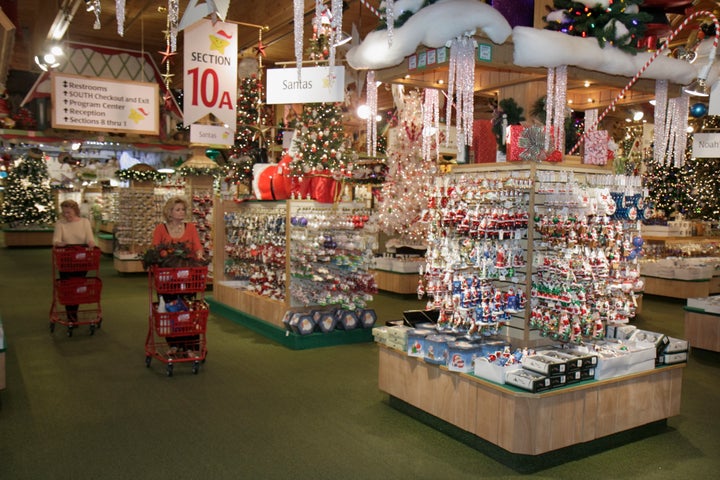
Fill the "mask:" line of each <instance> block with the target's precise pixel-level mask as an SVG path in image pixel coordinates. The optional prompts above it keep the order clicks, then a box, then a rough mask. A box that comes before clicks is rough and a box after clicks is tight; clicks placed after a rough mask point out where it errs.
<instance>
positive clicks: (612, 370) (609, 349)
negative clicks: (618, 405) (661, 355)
mask: <svg viewBox="0 0 720 480" xmlns="http://www.w3.org/2000/svg"><path fill="white" fill-rule="evenodd" d="M595 350H596V354H597V356H598V365H597V368H596V370H595V378H596V379H597V380H604V379H606V378H612V377H618V376H621V375H628V374H631V373H638V372H644V371H648V370H652V369H653V368H655V358H656V357H657V350H656V349H655V345H654V344H652V343H646V342H642V343H634V342H629V341H628V342H611V341H609V340H608V341H605V342H596V344H595Z"/></svg>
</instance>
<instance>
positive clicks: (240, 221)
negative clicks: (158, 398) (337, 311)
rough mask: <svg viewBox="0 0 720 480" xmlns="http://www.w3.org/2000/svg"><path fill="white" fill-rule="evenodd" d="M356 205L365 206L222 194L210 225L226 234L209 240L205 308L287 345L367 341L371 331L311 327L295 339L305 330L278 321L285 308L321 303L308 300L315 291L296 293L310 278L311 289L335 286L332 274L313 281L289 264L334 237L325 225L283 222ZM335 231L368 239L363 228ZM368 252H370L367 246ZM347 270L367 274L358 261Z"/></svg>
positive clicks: (347, 211)
mask: <svg viewBox="0 0 720 480" xmlns="http://www.w3.org/2000/svg"><path fill="white" fill-rule="evenodd" d="M359 210H364V207H363V206H361V205H359V204H355V203H340V204H320V203H317V202H314V201H309V200H288V201H247V202H242V203H237V202H234V201H230V200H223V201H222V202H221V203H219V206H218V207H216V214H215V215H214V217H213V218H214V224H213V230H214V231H215V232H224V234H222V235H219V236H218V237H217V238H216V241H215V254H214V257H213V262H214V270H215V280H214V284H213V296H212V300H211V306H212V307H213V309H219V311H220V312H222V314H224V315H226V316H228V317H229V318H230V319H232V320H235V321H238V322H240V323H243V324H244V325H247V326H248V327H249V328H252V329H254V330H256V331H257V332H258V333H261V334H263V335H266V336H268V337H270V338H273V339H275V340H278V341H280V343H282V344H284V345H286V346H288V347H290V348H308V346H323V345H333V344H337V343H348V342H349V341H350V342H352V341H363V342H369V341H372V333H371V331H370V329H357V330H358V331H355V330H347V331H342V330H340V331H332V332H328V333H322V334H320V333H317V334H315V333H312V334H309V335H304V336H305V337H309V338H299V337H302V336H303V335H300V334H298V333H295V332H291V331H289V330H287V329H286V326H285V324H284V323H283V319H284V318H285V317H286V313H287V312H288V311H307V312H309V311H311V310H313V309H318V308H323V307H321V306H319V304H318V303H317V302H313V301H312V298H314V297H312V298H310V301H307V300H308V299H307V298H303V299H301V298H297V294H298V292H303V291H304V290H303V289H305V291H306V290H307V288H308V284H310V285H312V290H313V292H315V293H320V292H325V293H327V292H331V291H334V290H335V286H334V284H333V281H332V280H324V279H322V278H319V277H314V278H313V280H312V281H311V280H310V279H303V278H300V276H299V275H298V274H297V273H296V272H297V270H298V269H299V266H298V265H297V264H296V263H294V262H298V261H299V260H300V259H301V258H303V257H304V256H305V255H307V254H308V252H311V253H312V254H313V255H314V254H318V256H321V255H322V253H321V251H322V250H323V247H322V245H320V246H318V245H317V242H318V238H321V239H322V238H324V239H325V240H324V241H328V240H327V237H328V236H332V235H333V233H332V229H331V228H330V226H329V225H328V226H327V228H323V227H319V226H317V225H315V226H313V225H305V226H303V227H299V226H294V227H292V228H287V227H288V226H290V225H291V224H292V223H293V222H294V220H293V219H294V218H299V217H300V216H303V218H305V217H307V219H310V218H314V219H315V220H314V221H313V222H318V223H321V222H323V221H326V220H327V219H329V218H331V217H332V218H337V216H338V215H340V216H343V215H345V216H348V215H353V212H357V211H359ZM296 227H297V228H296ZM334 234H336V235H350V236H351V237H352V238H351V241H353V242H355V244H356V245H357V247H358V249H360V247H364V246H368V245H369V243H370V242H371V240H370V239H369V238H368V235H367V234H366V233H363V229H362V228H357V229H352V228H350V230H347V229H346V230H343V231H342V232H340V231H337V232H334ZM306 236H307V238H305V237H306ZM338 249H340V247H339V246H338ZM346 254H347V256H348V257H352V256H353V255H355V254H354V253H351V252H349V251H346ZM367 255H368V258H370V257H371V250H369V247H368V254H367ZM302 266H303V267H308V268H309V269H310V270H312V269H313V268H318V265H317V264H315V263H314V262H312V261H310V262H308V263H307V264H305V263H303V264H302ZM336 273H338V275H340V274H341V272H336ZM347 273H348V274H352V276H353V277H357V278H360V277H363V275H365V276H366V277H368V278H372V277H371V275H370V274H369V273H368V272H367V269H366V268H365V267H363V266H362V265H359V266H356V268H355V270H353V272H350V271H348V272H347ZM359 330H367V331H359ZM338 336H340V337H341V340H339V339H338V338H337V337H338ZM280 337H283V338H282V339H280ZM285 337H287V338H285Z"/></svg>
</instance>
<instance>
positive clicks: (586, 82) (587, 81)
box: [583, 80, 590, 88]
mask: <svg viewBox="0 0 720 480" xmlns="http://www.w3.org/2000/svg"><path fill="white" fill-rule="evenodd" d="M583 85H585V88H587V87H589V86H590V81H589V80H585V83H584V84H583Z"/></svg>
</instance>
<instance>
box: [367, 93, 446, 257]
mask: <svg viewBox="0 0 720 480" xmlns="http://www.w3.org/2000/svg"><path fill="white" fill-rule="evenodd" d="M422 120H423V119H422V100H421V95H420V94H419V92H418V91H416V90H413V91H411V92H410V93H408V94H407V95H405V99H404V102H403V107H402V110H400V112H399V115H398V125H397V128H394V129H391V131H390V135H394V136H395V138H394V140H391V141H390V142H389V143H390V147H389V148H388V151H387V165H388V174H387V177H386V182H385V184H384V185H383V188H382V190H381V194H382V196H381V198H380V199H379V201H378V207H377V211H378V225H379V226H380V228H381V229H382V230H383V231H384V232H385V233H387V234H388V235H390V236H399V237H401V238H403V239H406V240H408V241H410V243H412V244H423V243H424V242H425V237H426V235H427V224H425V223H423V222H420V221H419V220H420V219H421V213H422V211H423V210H426V209H427V206H428V198H429V195H430V187H431V185H432V182H433V178H434V175H435V174H436V173H437V164H436V163H435V161H434V158H431V159H429V160H428V161H426V160H424V158H423V154H422V130H423V121H422Z"/></svg>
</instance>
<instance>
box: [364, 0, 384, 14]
mask: <svg viewBox="0 0 720 480" xmlns="http://www.w3.org/2000/svg"><path fill="white" fill-rule="evenodd" d="M360 3H362V4H363V5H364V6H365V7H367V9H368V10H370V11H371V12H372V13H373V14H374V15H375V16H376V17H378V18H380V12H378V10H377V9H376V8H375V7H373V6H372V5H370V4H369V3H368V2H367V0H360Z"/></svg>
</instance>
